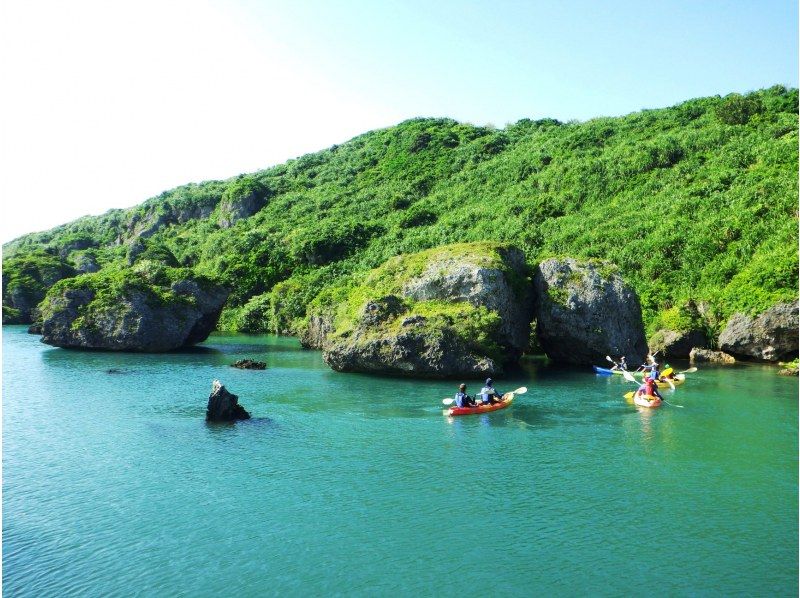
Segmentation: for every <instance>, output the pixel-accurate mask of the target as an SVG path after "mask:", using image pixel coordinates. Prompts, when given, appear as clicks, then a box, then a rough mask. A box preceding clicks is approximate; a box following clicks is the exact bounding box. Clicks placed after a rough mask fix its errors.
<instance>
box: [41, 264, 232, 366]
mask: <svg viewBox="0 0 800 598" xmlns="http://www.w3.org/2000/svg"><path fill="white" fill-rule="evenodd" d="M227 296H228V291H227V290H226V289H224V288H223V287H221V286H219V285H217V284H215V283H213V282H211V281H210V280H208V279H206V278H204V277H202V276H197V275H194V274H193V273H192V272H191V271H190V270H187V269H182V268H167V267H163V266H159V265H154V264H153V263H151V262H141V263H139V264H137V266H136V267H135V268H125V269H120V270H118V271H112V272H106V271H101V272H99V273H97V274H84V275H81V276H78V277H75V278H70V279H66V280H62V281H61V282H59V283H57V284H56V285H55V286H53V287H52V288H51V290H50V291H49V292H48V294H47V297H46V298H45V300H44V301H43V302H42V304H41V305H40V306H39V310H40V312H41V315H42V341H43V342H45V343H47V344H50V345H54V346H56V347H64V348H80V349H102V350H109V351H142V352H163V351H170V350H173V349H178V348H180V347H185V346H189V345H193V344H195V343H198V342H201V341H203V340H205V339H206V338H207V337H208V335H209V334H210V333H211V331H213V330H214V328H215V326H216V324H217V320H218V319H219V315H220V312H221V310H222V307H223V305H224V303H225V299H226V298H227Z"/></svg>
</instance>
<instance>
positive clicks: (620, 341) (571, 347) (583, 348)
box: [533, 258, 647, 365]
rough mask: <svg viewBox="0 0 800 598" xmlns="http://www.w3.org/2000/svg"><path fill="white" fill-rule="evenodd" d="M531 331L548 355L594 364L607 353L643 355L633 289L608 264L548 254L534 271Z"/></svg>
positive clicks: (633, 360)
mask: <svg viewBox="0 0 800 598" xmlns="http://www.w3.org/2000/svg"><path fill="white" fill-rule="evenodd" d="M533 288H534V295H535V318H536V334H537V337H538V339H539V342H540V344H541V346H542V348H543V349H544V351H545V353H547V356H548V357H550V358H551V359H553V360H556V361H561V362H566V363H573V364H582V365H585V364H596V363H602V362H604V361H605V356H606V355H615V356H617V355H624V356H625V357H627V359H628V362H629V363H641V362H642V361H643V360H644V358H645V356H646V355H647V343H646V342H645V336H644V327H643V325H642V311H641V307H640V305H639V298H638V296H637V295H636V292H635V291H634V290H633V289H632V288H630V287H629V286H628V285H626V284H625V283H624V282H623V280H622V278H621V277H620V276H619V274H617V272H616V268H615V267H613V266H611V265H610V264H607V263H603V262H595V261H578V260H576V259H572V258H565V259H557V258H551V259H548V260H545V261H543V262H542V263H540V264H539V266H538V267H537V268H536V270H535V272H534V277H533Z"/></svg>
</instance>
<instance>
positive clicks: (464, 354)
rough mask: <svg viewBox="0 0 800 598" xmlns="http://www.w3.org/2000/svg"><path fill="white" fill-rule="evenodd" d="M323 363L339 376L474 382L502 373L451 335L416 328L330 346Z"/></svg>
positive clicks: (360, 335) (362, 336) (363, 335)
mask: <svg viewBox="0 0 800 598" xmlns="http://www.w3.org/2000/svg"><path fill="white" fill-rule="evenodd" d="M323 359H324V360H325V363H327V364H328V365H329V366H331V367H332V368H333V369H334V370H336V371H339V372H368V373H375V374H392V375H398V376H413V377H423V378H474V377H476V376H477V377H483V376H493V375H497V374H500V373H502V371H503V368H502V366H501V365H500V364H498V363H497V362H495V361H494V360H492V359H491V358H489V357H487V356H484V355H480V354H477V353H475V352H472V351H470V350H469V349H468V348H467V346H466V345H465V344H464V343H463V342H462V341H461V340H460V339H459V338H458V337H457V336H456V335H455V334H454V333H453V332H452V331H450V330H448V329H444V330H441V331H439V332H438V334H430V333H429V332H428V331H427V330H424V329H420V328H416V329H415V327H413V326H412V327H411V329H406V330H404V331H403V332H401V333H399V334H397V335H386V336H374V337H371V336H369V335H368V334H367V333H363V332H362V333H356V334H354V335H353V336H352V337H350V338H347V339H344V340H338V341H337V342H334V343H329V344H328V345H327V346H326V347H325V351H324V353H323Z"/></svg>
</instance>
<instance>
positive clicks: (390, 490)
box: [3, 326, 798, 596]
mask: <svg viewBox="0 0 800 598" xmlns="http://www.w3.org/2000/svg"><path fill="white" fill-rule="evenodd" d="M241 357H251V358H255V359H260V360H264V361H267V362H268V364H269V369H267V370H266V371H263V372H259V371H240V370H236V369H233V368H230V367H228V364H230V363H231V362H233V361H234V360H235V359H238V358H241ZM110 369H113V370H116V371H114V372H111V373H109V371H108V370H110ZM214 378H219V379H221V380H222V381H223V383H225V384H226V386H227V387H228V388H229V390H231V391H232V392H234V393H236V394H238V395H239V397H240V402H241V403H242V404H243V405H244V406H245V407H246V408H247V409H248V410H249V411H250V412H251V413H252V414H253V419H252V420H249V421H246V422H239V423H236V424H233V425H219V424H218V425H209V424H206V423H205V421H204V419H203V418H204V414H205V405H206V400H207V397H208V393H209V391H210V386H211V381H212V380H213V379H214ZM523 384H524V385H526V386H528V387H529V391H528V393H527V394H525V395H523V396H521V397H519V399H518V400H516V401H515V404H514V405H513V406H512V407H510V408H509V409H506V410H503V411H498V412H496V413H492V414H488V415H483V416H471V417H464V418H456V419H450V418H447V417H443V415H442V409H441V405H440V399H441V398H442V397H444V396H446V395H450V394H451V393H452V392H453V390H454V384H453V383H450V382H432V381H424V382H414V381H408V380H397V379H385V378H377V377H369V376H361V375H352V374H350V375H348V374H338V373H335V372H332V371H330V370H329V369H328V368H327V367H325V365H324V364H323V363H322V360H321V357H320V354H319V352H312V351H302V350H300V349H299V346H298V344H297V342H296V341H295V340H293V339H283V338H276V337H253V336H213V337H211V338H210V339H209V340H208V341H207V342H206V343H205V344H204V347H203V348H201V349H198V350H195V351H191V352H185V353H176V354H169V355H117V354H109V353H95V352H68V351H65V350H61V349H54V348H50V347H47V346H46V345H43V344H41V343H40V342H39V340H38V337H35V336H31V335H28V334H26V333H25V329H24V328H21V327H11V326H7V327H4V328H3V591H4V592H5V593H6V595H8V596H64V595H93V596H115V595H118V596H123V595H124V596H128V595H142V596H165V595H185V596H218V595H227V596H261V595H272V594H281V595H299V594H302V595H309V594H311V595H329V594H345V595H352V594H361V595H363V594H368V595H465V596H480V595H495V596H497V595H509V596H510V595H531V594H533V593H548V594H557V595H570V594H575V593H587V592H592V593H593V594H596V595H630V594H633V595H649V594H653V593H657V594H662V595H663V594H670V595H786V596H789V595H791V596H796V595H797V592H798V550H797V546H798V532H797V530H798V515H797V514H798V477H797V471H798V446H797V439H798V430H797V425H798V396H797V395H798V392H797V380H796V379H787V378H783V377H780V376H777V375H775V370H774V369H772V368H767V367H760V366H747V367H735V368H732V369H722V368H716V369H715V368H711V367H708V368H703V369H701V370H700V371H699V372H697V373H696V374H692V375H690V379H689V381H688V382H687V383H686V384H685V385H684V386H683V387H679V388H678V390H677V391H676V392H675V393H674V394H673V395H671V396H668V400H669V401H670V402H671V403H674V404H679V405H683V408H678V407H670V406H664V407H662V408H661V409H658V410H639V409H637V408H636V407H633V406H631V405H628V404H626V403H625V402H624V400H623V399H622V397H621V395H622V394H623V393H624V392H625V391H627V390H630V387H629V386H628V385H626V384H625V382H624V381H623V380H621V379H619V378H618V377H614V378H603V377H596V376H594V375H593V374H591V373H588V372H584V371H583V370H577V371H576V370H562V369H557V368H554V367H550V366H548V365H547V364H546V363H544V362H541V363H530V364H526V366H525V369H524V371H523V372H521V373H520V374H518V375H515V376H514V377H513V378H510V379H503V380H498V384H497V386H498V388H500V389H501V390H508V389H511V388H514V387H516V386H521V385H523ZM476 386H477V384H476V383H475V382H473V383H472V384H471V390H474V389H475V387H476Z"/></svg>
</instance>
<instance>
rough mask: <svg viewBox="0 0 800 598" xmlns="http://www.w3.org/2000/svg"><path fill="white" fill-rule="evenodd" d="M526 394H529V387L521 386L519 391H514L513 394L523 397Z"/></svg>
mask: <svg viewBox="0 0 800 598" xmlns="http://www.w3.org/2000/svg"><path fill="white" fill-rule="evenodd" d="M526 392H528V387H527V386H520V387H519V388H518V389H517V390H512V391H511V394H515V395H523V394H525V393H526Z"/></svg>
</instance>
